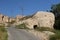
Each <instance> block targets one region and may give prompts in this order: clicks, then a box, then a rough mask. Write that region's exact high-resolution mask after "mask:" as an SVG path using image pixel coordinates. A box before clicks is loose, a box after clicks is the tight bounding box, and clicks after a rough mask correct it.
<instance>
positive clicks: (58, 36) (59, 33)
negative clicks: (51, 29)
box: [50, 30, 60, 40]
mask: <svg viewBox="0 0 60 40" xmlns="http://www.w3.org/2000/svg"><path fill="white" fill-rule="evenodd" d="M50 40H60V30H55V35H51V36H50Z"/></svg>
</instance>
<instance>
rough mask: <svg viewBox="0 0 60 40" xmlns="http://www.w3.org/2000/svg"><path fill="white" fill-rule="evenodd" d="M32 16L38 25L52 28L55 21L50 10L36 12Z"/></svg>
mask: <svg viewBox="0 0 60 40" xmlns="http://www.w3.org/2000/svg"><path fill="white" fill-rule="evenodd" d="M32 18H33V19H35V20H37V21H36V22H37V23H38V24H39V26H40V27H49V28H53V25H54V22H55V17H54V15H53V13H50V12H37V13H36V14H35V15H34V16H33V17H32Z"/></svg>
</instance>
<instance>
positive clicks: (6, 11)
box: [0, 0, 60, 17]
mask: <svg viewBox="0 0 60 40" xmlns="http://www.w3.org/2000/svg"><path fill="white" fill-rule="evenodd" d="M58 3H60V0H0V13H2V14H3V15H7V16H10V17H11V16H14V17H15V16H16V15H22V8H23V15H31V14H33V13H35V12H36V11H46V10H50V8H51V5H53V4H58Z"/></svg>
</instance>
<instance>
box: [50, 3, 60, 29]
mask: <svg viewBox="0 0 60 40" xmlns="http://www.w3.org/2000/svg"><path fill="white" fill-rule="evenodd" d="M50 12H53V13H54V15H55V25H54V28H56V29H60V3H59V4H55V5H52V6H51V10H50Z"/></svg>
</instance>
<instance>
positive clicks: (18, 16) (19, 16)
mask: <svg viewBox="0 0 60 40" xmlns="http://www.w3.org/2000/svg"><path fill="white" fill-rule="evenodd" d="M23 17H24V16H21V15H17V16H16V22H19V20H20V19H21V18H23Z"/></svg>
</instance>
